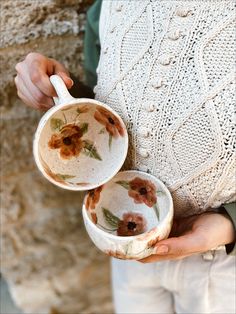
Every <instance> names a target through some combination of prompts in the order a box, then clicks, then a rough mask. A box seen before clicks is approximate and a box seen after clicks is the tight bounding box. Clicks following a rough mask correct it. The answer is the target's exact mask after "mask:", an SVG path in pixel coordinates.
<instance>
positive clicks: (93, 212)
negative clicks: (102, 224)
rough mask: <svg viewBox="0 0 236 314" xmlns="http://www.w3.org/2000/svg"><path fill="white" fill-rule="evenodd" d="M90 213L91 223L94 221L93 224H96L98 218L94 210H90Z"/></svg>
mask: <svg viewBox="0 0 236 314" xmlns="http://www.w3.org/2000/svg"><path fill="white" fill-rule="evenodd" d="M90 214H91V219H92V221H93V223H95V225H96V224H97V222H98V218H97V214H96V212H95V211H94V210H93V211H91V213H90Z"/></svg>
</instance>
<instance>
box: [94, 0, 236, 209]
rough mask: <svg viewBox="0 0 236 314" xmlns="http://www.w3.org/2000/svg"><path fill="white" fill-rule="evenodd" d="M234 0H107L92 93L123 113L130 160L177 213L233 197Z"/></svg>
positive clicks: (128, 160)
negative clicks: (162, 188)
mask: <svg viewBox="0 0 236 314" xmlns="http://www.w3.org/2000/svg"><path fill="white" fill-rule="evenodd" d="M234 10H235V2H234V1H231V0H230V1H227V0H222V1H221V0H202V1H201V0H199V1H195V0H185V1H175V0H153V1H151V0H149V1H146V0H140V1H139V0H133V1H129V0H125V1H114V0H112V1H108V0H106V1H103V5H102V12H101V17H100V37H101V47H102V49H101V58H100V62H99V66H98V69H97V73H98V84H97V86H96V87H95V93H96V98H97V99H99V100H101V101H103V102H106V103H107V104H109V105H111V107H113V108H114V109H115V110H116V111H117V112H118V113H119V114H120V115H121V117H122V118H123V119H124V121H125V123H126V125H127V127H128V131H129V136H130V149H129V154H128V159H127V164H126V167H127V168H130V169H139V170H143V171H146V172H150V173H152V174H153V175H155V176H157V177H158V178H160V179H161V180H162V181H163V182H164V183H165V184H166V185H167V186H168V188H169V189H170V191H171V192H172V195H173V198H174V203H175V212H176V214H177V215H179V214H181V215H189V214H192V213H197V212H202V211H205V210H208V209H209V208H214V207H219V206H220V205H221V204H223V203H227V202H233V201H235V199H236V198H235V186H236V182H235V131H234V130H235V124H234V111H235V107H234V105H235V84H234V83H235V82H234V62H235V42H234V40H235V33H234V31H235V29H234V27H235V11H234Z"/></svg>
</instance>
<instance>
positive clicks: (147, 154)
mask: <svg viewBox="0 0 236 314" xmlns="http://www.w3.org/2000/svg"><path fill="white" fill-rule="evenodd" d="M138 153H139V155H140V156H142V157H143V158H147V157H148V156H149V152H148V151H147V150H146V149H144V148H140V149H139V151H138Z"/></svg>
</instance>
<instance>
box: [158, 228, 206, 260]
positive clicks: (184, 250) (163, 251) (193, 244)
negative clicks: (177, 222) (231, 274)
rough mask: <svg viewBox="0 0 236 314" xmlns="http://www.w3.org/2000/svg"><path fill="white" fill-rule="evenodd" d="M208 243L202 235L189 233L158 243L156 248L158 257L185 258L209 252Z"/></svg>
mask: <svg viewBox="0 0 236 314" xmlns="http://www.w3.org/2000/svg"><path fill="white" fill-rule="evenodd" d="M207 250H208V248H207V247H206V241H205V239H204V237H203V235H202V234H201V233H199V234H198V232H196V231H194V232H189V233H188V234H185V235H183V236H180V237H176V238H169V239H166V240H162V241H160V242H158V244H157V245H156V246H155V253H156V254H157V255H162V256H163V255H172V256H176V257H178V256H184V255H188V254H193V253H197V252H204V251H207Z"/></svg>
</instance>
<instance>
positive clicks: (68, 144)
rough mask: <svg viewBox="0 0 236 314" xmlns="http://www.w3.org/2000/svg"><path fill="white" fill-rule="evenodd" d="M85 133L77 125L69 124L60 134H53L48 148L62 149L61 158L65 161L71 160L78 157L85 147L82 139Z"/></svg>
mask: <svg viewBox="0 0 236 314" xmlns="http://www.w3.org/2000/svg"><path fill="white" fill-rule="evenodd" d="M82 136H83V131H82V130H81V128H80V127H78V126H77V125H75V124H67V125H65V126H63V127H62V129H61V130H60V133H57V134H53V135H52V137H51V139H50V141H49V142H48V146H49V147H50V148H51V149H60V156H61V157H62V158H63V159H70V158H72V157H74V156H78V155H79V154H80V152H81V150H82V148H83V146H84V143H83V141H82V140H81V137H82Z"/></svg>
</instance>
